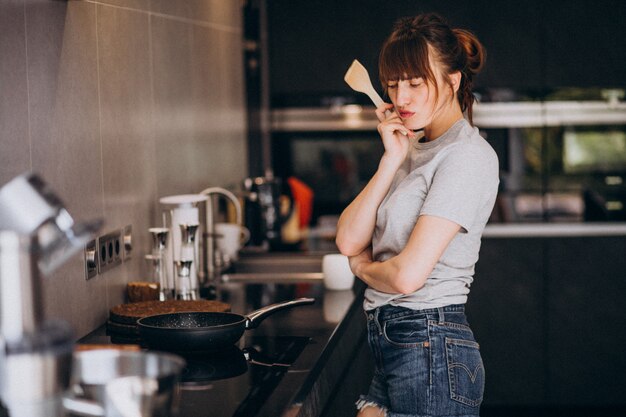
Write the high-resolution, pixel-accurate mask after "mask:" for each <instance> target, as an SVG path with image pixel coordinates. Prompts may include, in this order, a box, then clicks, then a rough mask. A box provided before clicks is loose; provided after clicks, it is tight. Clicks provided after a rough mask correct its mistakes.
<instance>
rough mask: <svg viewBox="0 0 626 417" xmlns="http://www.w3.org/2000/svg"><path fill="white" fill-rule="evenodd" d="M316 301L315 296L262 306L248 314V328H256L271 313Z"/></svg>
mask: <svg viewBox="0 0 626 417" xmlns="http://www.w3.org/2000/svg"><path fill="white" fill-rule="evenodd" d="M313 303H315V299H314V298H298V299H296V300H291V301H283V302H282V303H276V304H272V305H269V306H266V307H263V308H260V309H258V310H256V311H253V312H252V313H250V314H248V315H246V329H255V328H256V327H257V326H258V325H259V323H261V322H262V321H263V320H265V319H266V318H267V316H269V315H270V314H274V313H276V312H277V311H280V310H284V309H286V308H291V307H294V306H298V305H306V304H313Z"/></svg>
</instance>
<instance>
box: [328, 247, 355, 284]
mask: <svg viewBox="0 0 626 417" xmlns="http://www.w3.org/2000/svg"><path fill="white" fill-rule="evenodd" d="M322 272H323V274H324V285H325V286H326V288H327V289H329V290H347V289H350V288H352V285H353V284H354V274H353V273H352V271H351V270H350V264H349V262H348V257H347V256H345V255H342V254H340V253H332V254H329V255H324V257H323V258H322Z"/></svg>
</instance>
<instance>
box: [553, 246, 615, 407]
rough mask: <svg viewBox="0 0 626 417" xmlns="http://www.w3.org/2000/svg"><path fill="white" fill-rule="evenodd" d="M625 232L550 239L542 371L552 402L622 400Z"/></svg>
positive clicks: (584, 403) (583, 403)
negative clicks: (544, 367)
mask: <svg viewBox="0 0 626 417" xmlns="http://www.w3.org/2000/svg"><path fill="white" fill-rule="evenodd" d="M624 253H626V238H624V237H605V238H591V237H589V238H567V239H565V238H563V239H551V240H550V241H549V246H548V248H547V254H546V259H547V260H549V262H547V264H546V268H547V276H548V277H549V280H548V282H547V286H546V288H547V299H548V300H549V304H548V306H547V307H548V309H547V312H548V315H547V320H548V321H547V322H546V326H547V329H546V330H547V332H546V334H547V339H546V346H547V365H548V366H547V373H546V388H547V392H548V399H549V401H550V403H551V404H553V405H560V404H568V405H576V406H578V405H592V404H604V405H611V406H615V405H623V404H624V402H625V400H624V395H623V394H624V392H626V376H625V375H624V372H623V370H624V369H626V356H625V355H624V351H625V350H626V314H624V294H626V257H625V256H624Z"/></svg>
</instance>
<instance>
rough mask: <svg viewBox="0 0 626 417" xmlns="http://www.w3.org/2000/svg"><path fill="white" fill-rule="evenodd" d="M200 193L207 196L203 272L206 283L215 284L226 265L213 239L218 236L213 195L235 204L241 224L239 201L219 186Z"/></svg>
mask: <svg viewBox="0 0 626 417" xmlns="http://www.w3.org/2000/svg"><path fill="white" fill-rule="evenodd" d="M200 194H203V195H206V196H208V197H209V198H208V199H207V201H206V222H205V228H206V231H205V236H206V243H205V246H204V248H205V251H204V255H205V256H204V273H205V277H206V284H207V285H209V286H211V285H215V284H216V283H217V282H218V281H219V278H220V275H221V273H222V270H223V269H225V268H224V267H225V266H226V264H225V262H224V259H223V258H222V255H221V254H220V253H219V250H218V249H217V245H216V242H215V239H216V238H217V237H218V236H217V235H216V233H215V218H214V217H215V216H214V213H213V198H212V197H213V196H214V195H222V196H224V197H226V198H227V199H228V200H230V201H231V202H232V203H233V205H234V206H235V217H236V221H237V224H239V225H241V223H242V217H241V203H239V200H238V199H237V197H236V196H235V194H233V193H232V192H230V191H228V190H226V189H224V188H221V187H210V188H207V189H205V190H203V191H201V192H200Z"/></svg>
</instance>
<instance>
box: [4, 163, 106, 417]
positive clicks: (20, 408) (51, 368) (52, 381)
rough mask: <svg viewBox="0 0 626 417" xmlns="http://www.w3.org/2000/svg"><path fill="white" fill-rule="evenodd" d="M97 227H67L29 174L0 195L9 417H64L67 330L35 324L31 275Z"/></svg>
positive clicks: (54, 200) (79, 245)
mask: <svg viewBox="0 0 626 417" xmlns="http://www.w3.org/2000/svg"><path fill="white" fill-rule="evenodd" d="M100 225H101V222H100V221H94V222H90V223H82V224H74V221H73V219H72V217H71V216H70V215H69V213H68V212H67V211H66V210H65V208H64V207H63V204H62V203H61V201H60V199H59V198H58V197H57V196H56V195H55V194H54V193H53V192H52V191H51V190H50V188H49V187H48V186H47V184H46V183H45V182H44V181H43V180H42V179H41V178H40V177H38V176H37V175H35V174H31V173H29V174H25V175H22V176H19V177H17V178H15V179H14V180H12V181H10V182H9V183H7V184H6V185H4V186H3V187H2V188H1V189H0V347H1V348H2V354H1V355H0V399H1V400H2V404H3V406H4V407H5V408H6V409H7V410H8V414H9V416H11V417H55V416H62V415H64V414H65V413H64V411H63V407H62V396H63V394H64V393H65V391H66V390H67V388H68V385H69V376H70V370H71V361H72V349H73V335H72V331H71V329H70V327H69V325H68V324H67V323H65V322H61V321H54V320H44V319H43V317H42V297H41V284H40V275H39V274H40V272H43V273H50V272H52V271H54V270H55V269H56V268H57V267H58V266H59V265H61V264H62V263H63V262H64V261H65V260H67V259H68V258H69V257H70V256H71V255H73V254H75V253H76V252H78V251H80V250H82V249H83V247H84V244H85V243H86V242H87V241H88V240H89V239H90V238H91V236H92V234H93V233H94V232H95V231H97V230H98V229H99V227H100Z"/></svg>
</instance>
